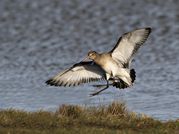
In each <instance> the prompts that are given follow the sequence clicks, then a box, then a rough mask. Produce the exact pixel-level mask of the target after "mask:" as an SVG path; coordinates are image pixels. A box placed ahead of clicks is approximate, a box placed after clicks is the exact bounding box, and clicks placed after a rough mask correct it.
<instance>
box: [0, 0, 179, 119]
mask: <svg viewBox="0 0 179 134" xmlns="http://www.w3.org/2000/svg"><path fill="white" fill-rule="evenodd" d="M178 5H179V1H177V0H169V1H165V2H163V1H162V0H125V1H124V0H110V1H108V0H104V1H101V0H95V1H94V0H90V1H89V0H88V1H82V0H60V1H58V0H39V1H36V0H16V1H14V0H1V1H0V12H1V14H0V61H1V62H0V109H6V108H17V109H24V110H29V111H34V110H39V109H45V110H55V109H56V108H57V107H58V106H59V105H61V104H64V103H65V104H80V105H102V104H109V103H110V102H112V101H113V100H116V101H117V100H120V101H124V102H125V103H126V105H127V106H128V108H129V109H130V110H132V111H136V112H139V113H145V114H147V115H150V116H153V117H155V118H158V119H161V120H166V119H177V118H179V71H178V70H179V55H178V53H179V23H178V22H179V12H178V11H179V6H178ZM145 26H150V27H152V28H153V31H152V34H151V36H150V37H149V39H148V41H147V42H146V43H145V46H143V47H142V48H141V49H140V51H139V53H138V54H137V55H136V57H135V62H134V63H133V67H134V68H135V69H136V72H137V79H136V81H135V84H134V86H133V87H132V88H129V89H126V90H118V89H115V88H112V87H111V88H109V89H108V90H106V91H104V92H103V93H102V94H100V95H98V96H95V97H89V96H88V95H89V94H90V93H91V92H94V91H95V90H94V89H93V87H91V86H90V84H89V85H88V84H87V85H84V86H79V87H75V88H64V87H61V88H59V87H49V86H46V85H45V83H44V81H46V80H47V79H48V78H49V77H51V76H53V75H55V74H56V73H57V72H58V71H60V70H63V69H65V68H66V67H69V66H71V65H72V64H74V63H75V62H79V61H80V60H81V59H82V58H84V56H85V55H86V53H87V52H88V51H89V50H96V51H99V52H102V51H109V50H111V49H112V47H113V46H114V45H115V43H116V41H117V40H118V38H119V36H120V35H121V34H122V33H125V32H127V31H130V30H133V29H136V28H140V27H145Z"/></svg>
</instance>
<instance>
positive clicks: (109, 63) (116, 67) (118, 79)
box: [46, 28, 151, 95]
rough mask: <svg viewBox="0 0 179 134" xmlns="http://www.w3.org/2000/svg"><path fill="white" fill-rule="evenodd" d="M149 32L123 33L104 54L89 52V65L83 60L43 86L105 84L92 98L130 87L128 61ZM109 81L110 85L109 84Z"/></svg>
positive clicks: (132, 74)
mask: <svg viewBox="0 0 179 134" xmlns="http://www.w3.org/2000/svg"><path fill="white" fill-rule="evenodd" d="M150 32H151V28H142V29H137V30H134V31H132V32H128V33H125V34H123V35H122V36H121V37H120V38H119V40H118V42H117V44H116V45H115V47H114V48H113V49H112V50H111V51H109V52H105V53H98V52H96V51H90V52H89V53H88V55H87V58H86V59H90V60H91V61H86V59H85V60H84V61H82V62H80V63H77V64H75V65H73V66H72V67H71V68H69V69H66V70H64V71H62V72H61V73H59V74H57V75H56V76H54V77H52V78H51V79H49V80H47V81H46V83H47V84H49V85H52V86H77V85H79V84H83V83H88V82H92V81H99V80H106V81H107V84H106V87H105V88H103V89H102V90H100V91H98V92H96V93H93V94H92V95H97V94H99V93H100V92H101V91H103V90H105V89H107V88H108V87H109V85H112V86H114V87H116V88H127V87H131V86H132V85H133V83H134V81H135V78H136V74H135V70H134V69H131V68H130V65H131V61H132V59H133V57H134V55H135V53H136V52H137V50H138V49H139V48H140V46H141V45H142V44H143V43H144V42H145V41H146V40H147V38H148V36H149V34H150ZM109 81H112V83H111V84H109ZM97 86H99V85H97ZM102 86H104V85H102Z"/></svg>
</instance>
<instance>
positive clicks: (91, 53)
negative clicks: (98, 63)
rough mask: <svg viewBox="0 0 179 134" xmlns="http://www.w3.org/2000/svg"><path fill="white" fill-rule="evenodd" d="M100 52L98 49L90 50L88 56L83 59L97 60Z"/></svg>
mask: <svg viewBox="0 0 179 134" xmlns="http://www.w3.org/2000/svg"><path fill="white" fill-rule="evenodd" d="M97 55H98V53H97V52H96V51H89V52H88V55H87V57H86V58H85V59H84V60H83V61H87V60H95V59H96V57H97Z"/></svg>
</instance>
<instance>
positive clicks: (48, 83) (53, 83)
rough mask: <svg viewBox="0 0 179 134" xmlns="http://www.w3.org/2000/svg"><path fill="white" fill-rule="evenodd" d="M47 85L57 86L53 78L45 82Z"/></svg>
mask: <svg viewBox="0 0 179 134" xmlns="http://www.w3.org/2000/svg"><path fill="white" fill-rule="evenodd" d="M45 83H46V84H47V85H50V86H56V84H55V82H54V81H53V79H49V80H47V81H46V82H45Z"/></svg>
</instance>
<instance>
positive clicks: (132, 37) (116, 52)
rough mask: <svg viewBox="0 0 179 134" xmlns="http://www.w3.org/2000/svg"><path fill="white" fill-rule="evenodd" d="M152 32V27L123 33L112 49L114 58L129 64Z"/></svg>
mask: <svg viewBox="0 0 179 134" xmlns="http://www.w3.org/2000/svg"><path fill="white" fill-rule="evenodd" d="M150 32H151V28H142V29H137V30H134V31H132V32H128V33H125V34H123V35H122V36H121V37H120V38H119V40H118V42H117V44H116V46H115V47H114V48H113V49H112V50H111V51H110V53H111V55H112V57H113V59H114V60H116V61H118V62H120V63H122V64H123V65H128V64H129V63H130V61H131V59H132V57H133V56H134V54H135V53H136V52H137V50H138V49H139V48H140V46H141V45H142V44H143V43H144V42H145V41H146V40H147V38H148V36H149V34H150Z"/></svg>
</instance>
